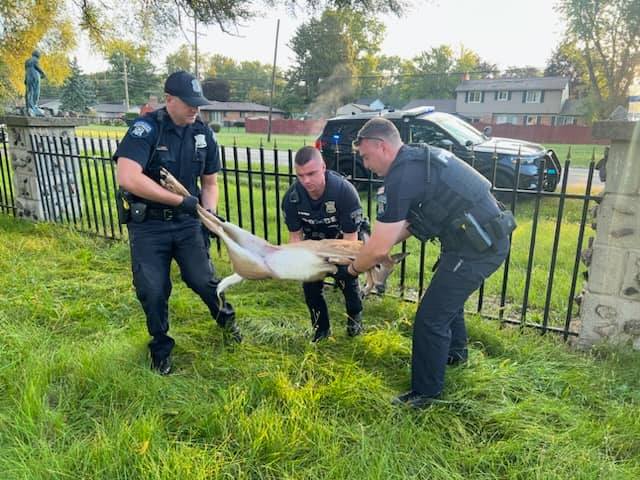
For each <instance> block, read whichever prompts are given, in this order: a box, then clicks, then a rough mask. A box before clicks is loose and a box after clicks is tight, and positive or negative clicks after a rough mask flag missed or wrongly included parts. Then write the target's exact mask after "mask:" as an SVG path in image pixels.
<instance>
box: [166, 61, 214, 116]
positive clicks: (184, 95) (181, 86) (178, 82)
mask: <svg viewBox="0 0 640 480" xmlns="http://www.w3.org/2000/svg"><path fill="white" fill-rule="evenodd" d="M164 92H165V93H168V94H169V95H173V96H174V97H178V98H179V99H180V100H182V101H183V102H184V103H186V104H187V105H190V106H192V107H199V106H201V105H209V104H210V103H211V102H209V100H207V99H206V98H205V96H204V95H203V94H202V86H201V85H200V82H199V81H198V79H197V78H196V77H194V76H193V75H191V74H190V73H189V72H185V71H184V70H180V71H178V72H174V73H172V74H171V75H169V76H168V77H167V80H166V82H164Z"/></svg>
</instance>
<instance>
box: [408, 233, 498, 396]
mask: <svg viewBox="0 0 640 480" xmlns="http://www.w3.org/2000/svg"><path fill="white" fill-rule="evenodd" d="M508 250H509V241H508V239H504V240H502V241H501V242H500V243H499V244H498V245H497V248H496V249H495V250H489V251H488V252H487V253H486V254H484V255H483V256H481V257H479V256H478V255H477V254H476V255H464V254H460V253H455V252H443V253H442V255H441V257H440V263H439V265H438V269H437V270H436V273H435V275H434V276H433V278H432V280H431V283H430V284H429V287H428V288H427V291H426V292H425V294H424V296H423V297H422V300H421V301H420V306H419V307H418V311H417V313H416V318H415V324H414V327H413V356H412V361H411V389H412V390H413V391H415V392H418V393H421V394H423V395H428V396H430V397H436V396H438V395H440V394H441V393H442V390H443V387H444V373H445V369H446V365H447V357H448V356H452V357H457V358H466V355H467V330H466V328H465V324H464V303H465V301H466V300H467V299H468V298H469V296H470V295H471V294H472V293H473V292H474V291H475V290H477V289H478V288H479V287H480V285H481V284H482V282H483V281H484V279H486V278H487V277H488V276H489V275H491V274H492V273H493V272H495V271H496V270H497V269H498V268H499V267H500V265H501V264H502V262H503V261H504V259H505V257H506V255H507V252H508Z"/></svg>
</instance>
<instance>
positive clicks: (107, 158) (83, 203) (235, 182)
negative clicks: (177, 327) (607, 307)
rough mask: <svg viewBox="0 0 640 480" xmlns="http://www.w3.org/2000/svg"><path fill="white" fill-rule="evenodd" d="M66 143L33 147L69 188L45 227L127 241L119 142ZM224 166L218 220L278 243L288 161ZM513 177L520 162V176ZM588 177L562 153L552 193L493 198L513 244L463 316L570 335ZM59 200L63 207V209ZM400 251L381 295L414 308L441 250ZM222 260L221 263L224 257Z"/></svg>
mask: <svg viewBox="0 0 640 480" xmlns="http://www.w3.org/2000/svg"><path fill="white" fill-rule="evenodd" d="M67 140H70V141H67V142H66V143H65V141H64V139H60V138H51V137H36V136H34V137H32V138H31V147H32V151H31V153H32V154H33V155H34V158H35V159H36V167H37V172H38V179H39V183H40V184H41V185H48V183H47V182H49V180H48V179H50V178H55V176H56V175H63V173H61V171H62V172H65V173H64V175H67V177H69V179H70V180H72V181H68V182H66V185H68V186H69V187H68V191H58V190H60V189H59V188H58V189H45V190H48V191H49V192H50V193H49V194H46V195H44V196H43V198H44V200H43V204H44V215H45V218H46V219H48V220H50V221H55V222H60V223H66V224H70V225H73V227H74V228H77V229H78V230H81V231H85V232H91V233H93V234H96V235H99V236H103V237H106V238H110V239H120V238H123V237H125V236H126V229H123V228H122V226H121V225H119V224H118V222H117V214H116V208H115V190H116V183H115V165H114V163H113V161H112V160H111V157H112V155H113V152H114V151H115V148H116V147H117V141H115V140H107V139H87V138H74V139H67ZM0 153H1V154H2V155H1V157H2V158H0V167H2V169H1V170H0V181H1V183H0V202H2V204H1V207H2V212H3V213H10V214H15V205H14V193H13V189H12V182H11V169H10V168H9V164H8V155H7V146H6V145H3V148H2V150H1V152H0ZM594 156H595V152H594ZM54 160H55V161H54ZM221 160H222V166H223V168H222V172H221V174H220V175H219V184H220V186H221V198H220V205H219V211H220V213H222V214H223V215H224V216H225V217H226V218H227V219H228V220H229V221H231V222H233V223H235V224H237V225H239V226H240V227H242V228H245V229H246V230H248V231H251V232H252V233H253V234H256V235H258V236H260V237H262V238H265V239H266V240H268V241H269V242H272V243H276V244H280V243H282V242H283V240H284V239H285V238H286V227H285V225H284V222H283V218H282V213H281V209H280V204H281V201H282V197H283V196H284V193H285V191H286V189H287V188H288V187H289V185H290V184H291V183H292V181H293V180H294V178H295V174H294V167H293V152H292V151H290V150H289V151H279V150H266V149H263V148H260V149H252V148H240V147H237V146H233V147H221ZM354 161H355V159H354ZM60 162H62V164H63V165H64V168H63V169H62V170H60V168H55V164H56V163H58V164H59V163H60ZM519 168H520V161H519V160H517V163H516V171H517V172H518V171H519ZM594 168H595V158H592V159H591V162H590V163H589V165H588V168H583V169H580V173H581V175H582V178H583V179H584V181H583V182H582V183H579V184H578V186H576V185H574V184H573V183H569V181H568V179H569V177H570V176H571V173H570V172H571V171H572V167H571V158H570V153H569V158H567V159H566V160H565V162H564V172H565V173H564V174H563V177H562V181H561V184H560V186H559V188H558V189H557V191H556V192H544V191H542V190H541V189H540V188H539V189H538V190H535V191H530V190H521V189H519V188H518V185H517V184H516V185H514V186H513V188H508V189H505V188H494V191H495V192H496V193H499V194H500V195H501V197H502V198H503V199H506V200H507V201H506V202H505V203H506V204H507V206H508V207H509V208H510V209H511V210H512V211H513V212H514V214H515V215H516V217H517V221H518V224H519V227H518V229H516V231H515V232H514V234H513V238H512V249H511V252H510V254H509V257H508V258H507V261H506V262H505V265H504V266H503V267H502V268H501V269H500V270H499V271H498V272H496V273H495V274H494V275H493V276H492V277H490V278H489V279H488V280H487V281H486V282H485V284H484V285H483V286H482V287H481V288H480V290H479V291H478V292H477V293H476V294H474V296H473V297H472V299H471V300H470V301H469V302H468V303H467V307H468V308H470V307H471V308H472V310H473V311H474V312H477V313H479V314H481V315H483V316H485V317H488V318H495V319H498V320H499V321H500V322H503V323H505V324H516V325H521V326H530V327H534V328H537V329H540V330H541V331H542V332H547V331H551V332H557V333H560V334H562V335H563V336H564V338H565V339H566V338H568V337H569V336H571V335H576V334H577V331H576V326H575V317H576V308H575V302H574V297H575V296H576V294H577V293H578V291H579V290H580V288H581V287H580V284H581V282H582V274H583V272H584V270H585V267H583V266H582V265H581V262H580V255H581V252H582V250H583V244H584V243H585V236H586V235H588V230H587V229H588V228H589V222H588V213H589V207H590V205H592V204H593V202H596V201H598V200H599V196H598V195H597V193H595V194H594V193H593V192H592V188H593V185H594ZM575 170H576V169H575V168H574V169H573V171H575ZM352 171H355V169H354V170H352ZM542 174H543V173H542V171H541V175H542ZM516 178H518V175H516ZM351 180H352V181H354V182H355V183H356V184H357V186H358V187H359V191H360V194H361V198H362V202H363V207H364V209H365V212H366V213H367V215H368V216H369V217H370V218H375V213H374V212H375V192H376V190H377V188H378V186H379V185H380V184H381V181H380V180H379V179H375V178H373V177H371V176H370V177H368V178H352V179H351ZM539 180H540V181H539V182H538V185H542V184H543V181H542V177H540V179H539ZM494 183H495V182H494ZM65 199H67V204H68V205H70V206H67V207H66V208H63V209H60V208H59V206H60V205H62V204H64V200H65ZM56 205H58V208H56V207H55V206H56ZM374 228H375V227H374ZM398 248H399V249H400V250H401V251H402V252H409V253H410V255H409V256H408V257H407V258H406V259H405V260H404V261H403V262H402V263H401V265H400V266H399V267H398V268H397V270H396V271H395V272H394V274H393V275H392V276H391V277H390V279H389V283H388V286H387V293H386V295H393V296H396V297H398V298H400V299H403V300H408V301H415V300H417V299H419V298H420V296H421V295H422V293H423V292H424V289H425V288H426V286H427V285H428V282H429V279H430V277H431V275H432V271H431V270H432V267H433V264H434V263H435V261H436V259H437V257H438V252H439V247H438V245H437V244H432V243H429V242H428V243H421V242H419V241H417V240H415V239H410V240H408V241H406V242H404V243H402V245H400V246H399V247H398ZM221 252H222V253H221V254H223V255H224V250H221Z"/></svg>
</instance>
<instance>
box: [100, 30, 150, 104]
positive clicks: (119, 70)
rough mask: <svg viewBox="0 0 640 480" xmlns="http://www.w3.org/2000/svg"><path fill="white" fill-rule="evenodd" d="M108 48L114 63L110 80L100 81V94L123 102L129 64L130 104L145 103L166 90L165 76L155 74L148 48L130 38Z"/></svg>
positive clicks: (109, 57)
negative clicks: (152, 96)
mask: <svg viewBox="0 0 640 480" xmlns="http://www.w3.org/2000/svg"><path fill="white" fill-rule="evenodd" d="M107 51H108V52H109V54H108V57H107V59H108V62H109V64H110V65H111V68H110V70H109V71H108V72H107V76H106V81H104V82H102V83H101V84H98V85H99V86H100V89H99V94H100V95H101V96H103V98H104V99H105V100H108V101H123V100H124V98H125V83H124V75H125V63H126V75H127V87H128V90H129V104H130V105H135V104H143V103H145V102H146V101H147V100H148V98H149V95H150V94H157V93H159V92H161V91H162V79H161V78H160V77H159V76H158V75H156V74H155V67H154V66H153V64H152V63H151V60H150V58H149V57H150V51H149V49H148V48H147V47H145V46H141V45H135V44H133V43H130V42H126V41H114V42H110V44H109V46H108V48H107Z"/></svg>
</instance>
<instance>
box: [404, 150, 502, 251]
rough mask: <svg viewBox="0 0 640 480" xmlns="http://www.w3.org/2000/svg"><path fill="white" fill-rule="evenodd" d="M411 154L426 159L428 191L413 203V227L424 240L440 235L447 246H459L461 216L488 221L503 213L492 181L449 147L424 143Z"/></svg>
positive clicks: (410, 214) (452, 247) (411, 213)
mask: <svg viewBox="0 0 640 480" xmlns="http://www.w3.org/2000/svg"><path fill="white" fill-rule="evenodd" d="M406 154H407V155H411V156H412V157H413V156H419V157H421V158H415V157H414V158H412V160H421V161H423V162H424V163H425V169H426V175H425V182H426V188H425V195H424V197H423V198H421V199H418V200H417V201H416V202H414V204H412V206H411V208H410V210H409V215H408V218H407V221H408V222H409V231H410V232H411V233H412V234H413V235H415V236H416V237H417V238H418V239H420V240H422V241H426V240H430V239H433V238H436V237H438V238H440V241H441V243H442V245H443V247H445V248H451V249H455V248H459V246H460V245H459V243H458V242H457V237H458V235H457V233H458V232H457V231H455V230H457V229H458V228H459V223H458V222H457V219H459V218H460V217H461V216H463V215H464V214H465V213H470V214H472V215H473V216H474V217H475V219H476V220H477V222H478V223H479V224H484V223H486V222H488V221H489V220H491V219H492V218H494V217H496V216H497V215H499V214H500V208H499V207H498V203H497V201H496V200H495V198H494V197H493V195H492V194H491V190H490V189H491V183H490V182H489V181H488V180H487V179H486V178H485V177H483V176H482V175H481V174H480V173H478V172H477V171H476V170H474V169H473V168H472V167H471V166H470V165H468V164H467V163H465V162H464V161H462V160H460V159H459V158H458V157H456V156H455V155H453V154H451V153H449V152H447V151H446V150H443V149H440V148H437V147H431V146H426V145H424V146H421V147H419V148H411V149H410V150H409V151H407V152H406Z"/></svg>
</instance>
